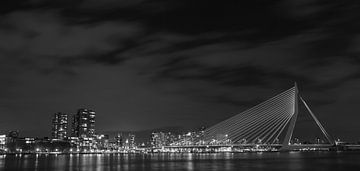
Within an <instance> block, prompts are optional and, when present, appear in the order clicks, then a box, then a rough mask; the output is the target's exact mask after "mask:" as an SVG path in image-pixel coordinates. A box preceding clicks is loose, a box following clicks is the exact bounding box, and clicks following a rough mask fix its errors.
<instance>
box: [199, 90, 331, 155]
mask: <svg viewBox="0 0 360 171" xmlns="http://www.w3.org/2000/svg"><path fill="white" fill-rule="evenodd" d="M299 105H304V106H305V108H306V109H307V111H308V113H309V114H310V115H311V117H312V119H313V120H314V121H315V123H316V125H317V126H318V128H319V129H320V130H321V132H322V134H323V135H324V136H325V137H326V139H327V141H328V144H327V145H326V144H324V145H322V146H329V147H330V146H333V145H334V140H333V139H332V138H331V136H330V135H329V134H328V133H327V131H326V130H325V128H324V127H323V125H322V124H321V123H320V121H319V120H318V119H317V118H316V116H315V115H314V113H313V112H312V111H311V109H310V107H309V106H308V104H307V103H306V102H305V100H304V99H303V98H302V97H301V96H300V94H299V90H298V87H297V84H296V83H295V86H294V87H292V88H290V89H288V90H286V91H284V92H282V93H280V94H278V95H276V96H274V97H272V98H270V99H268V100H266V101H265V102H263V103H260V104H258V105H256V106H254V107H252V108H250V109H248V110H245V111H244V112H242V113H240V114H237V115H235V116H233V117H231V118H228V119H226V120H224V121H222V122H220V123H218V124H216V125H214V126H212V127H209V128H207V129H206V130H205V132H204V138H205V141H211V140H216V139H221V138H224V139H229V140H231V142H232V144H234V145H235V144H260V145H270V146H271V145H274V146H280V147H281V149H282V150H290V149H294V148H297V147H298V148H303V147H304V146H308V147H313V146H316V145H314V144H309V145H293V144H291V143H290V142H291V139H292V137H293V132H294V128H295V124H296V120H297V118H298V113H299ZM280 137H282V141H279V139H280Z"/></svg>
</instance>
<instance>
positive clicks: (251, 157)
mask: <svg viewBox="0 0 360 171" xmlns="http://www.w3.org/2000/svg"><path fill="white" fill-rule="evenodd" d="M359 161H360V152H291V153H279V152H276V153H275V152H274V153H221V154H220V153H218V154H191V153H183V154H82V155H80V154H71V155H39V154H37V155H0V170H69V171H75V170H84V171H100V170H124V171H127V170H135V171H136V170H164V171H168V170H170V171H171V170H184V171H192V170H204V171H205V170H206V171H208V170H225V171H233V170H330V171H332V170H359V169H360V162H359Z"/></svg>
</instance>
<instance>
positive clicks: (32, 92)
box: [0, 0, 360, 140]
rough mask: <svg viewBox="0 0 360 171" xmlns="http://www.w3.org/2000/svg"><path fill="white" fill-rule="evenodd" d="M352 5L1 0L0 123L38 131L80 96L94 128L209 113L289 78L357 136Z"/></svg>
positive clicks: (219, 114)
mask: <svg viewBox="0 0 360 171" xmlns="http://www.w3.org/2000/svg"><path fill="white" fill-rule="evenodd" d="M359 5H360V4H359V3H358V2H357V1H341V2H340V1H338V2H337V1H327V0H306V1H303V0H286V1H285V0H280V1H265V0H255V1H226V2H220V1H209V0H197V1H194V0H172V1H168V0H102V1H96V0H77V1H74V0H53V1H47V0H27V1H26V0H25V1H24V0H11V1H4V2H2V5H1V6H0V14H1V15H0V38H1V39H0V80H1V83H2V84H1V85H0V94H1V97H0V113H1V114H2V116H3V118H2V121H1V124H0V125H1V126H0V130H12V129H20V130H21V131H22V132H24V134H25V135H37V136H42V135H44V136H46V135H48V134H49V131H47V130H50V118H51V115H52V113H55V112H58V111H63V112H68V113H74V112H75V110H76V109H77V108H79V107H89V108H94V109H95V110H96V111H97V113H98V120H97V129H98V130H104V131H116V130H142V129H151V128H157V127H166V126H171V127H173V126H180V127H185V128H192V127H198V126H202V125H211V124H214V123H216V122H219V121H221V120H223V119H225V118H227V117H230V116H232V115H234V114H236V113H239V112H241V111H243V110H244V109H246V108H249V107H251V106H253V105H255V104H257V103H259V102H261V101H263V100H265V99H267V98H269V97H271V96H273V95H275V94H277V93H279V92H281V91H283V90H285V89H287V88H290V87H291V86H292V85H293V82H294V81H297V82H298V83H299V85H300V88H301V94H302V96H304V98H305V99H307V101H308V103H309V104H310V105H311V106H312V108H313V110H314V111H315V112H316V114H317V115H318V116H319V118H320V119H321V120H322V121H323V122H324V125H325V126H326V127H327V128H328V129H329V132H331V133H333V134H334V136H337V137H343V138H345V139H351V140H355V139H359V137H356V135H355V134H354V131H360V127H359V126H357V122H356V121H357V120H359V119H360V118H359V117H358V116H357V114H356V111H357V104H358V103H359V95H360V91H359V90H358V89H359V88H358V87H359V84H360V77H359V76H360V71H359V65H360V58H359V57H358V56H359V52H360V50H359V49H360V48H359V46H360V33H359V30H360V25H359V22H358V21H359V19H360V13H359V12H358V11H359V9H360V6H359ZM339 121H340V122H339ZM34 125H38V126H37V127H34Z"/></svg>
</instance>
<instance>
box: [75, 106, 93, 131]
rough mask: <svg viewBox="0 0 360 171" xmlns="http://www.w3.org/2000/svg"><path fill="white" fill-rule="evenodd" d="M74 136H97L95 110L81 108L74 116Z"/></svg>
mask: <svg viewBox="0 0 360 171" xmlns="http://www.w3.org/2000/svg"><path fill="white" fill-rule="evenodd" d="M72 136H74V137H80V138H92V137H94V136H95V111H92V110H88V109H79V110H78V112H77V113H76V114H75V115H74V117H73V124H72Z"/></svg>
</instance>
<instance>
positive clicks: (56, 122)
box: [51, 112, 68, 139]
mask: <svg viewBox="0 0 360 171" xmlns="http://www.w3.org/2000/svg"><path fill="white" fill-rule="evenodd" d="M67 127H68V115H67V114H65V113H60V112H59V113H55V114H54V117H53V119H52V134H51V136H52V138H54V139H65V138H66V137H67Z"/></svg>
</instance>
